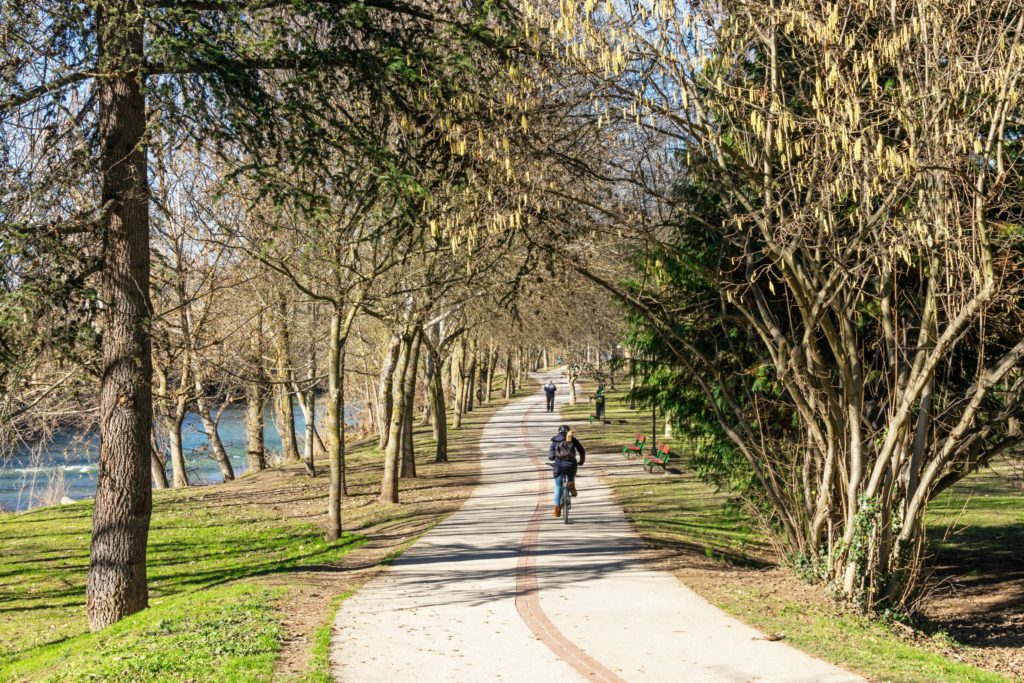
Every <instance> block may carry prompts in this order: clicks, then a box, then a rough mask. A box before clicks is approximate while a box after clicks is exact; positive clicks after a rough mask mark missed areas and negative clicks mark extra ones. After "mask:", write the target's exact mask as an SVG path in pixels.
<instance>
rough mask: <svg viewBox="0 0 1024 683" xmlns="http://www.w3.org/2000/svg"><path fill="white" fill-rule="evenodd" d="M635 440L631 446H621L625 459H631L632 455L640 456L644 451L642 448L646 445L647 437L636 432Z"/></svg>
mask: <svg viewBox="0 0 1024 683" xmlns="http://www.w3.org/2000/svg"><path fill="white" fill-rule="evenodd" d="M635 436H636V438H635V439H634V440H633V445H632V446H623V447H622V455H623V457H626V458H632V457H633V456H634V455H640V454H641V453H643V451H644V446H645V445H646V444H647V435H646V434H641V433H640V432H637V433H636V434H635Z"/></svg>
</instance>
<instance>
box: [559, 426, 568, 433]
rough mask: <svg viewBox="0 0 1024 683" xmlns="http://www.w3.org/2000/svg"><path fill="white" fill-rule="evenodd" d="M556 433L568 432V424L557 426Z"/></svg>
mask: <svg viewBox="0 0 1024 683" xmlns="http://www.w3.org/2000/svg"><path fill="white" fill-rule="evenodd" d="M558 433H559V434H568V433H569V425H562V426H561V427H559V428H558Z"/></svg>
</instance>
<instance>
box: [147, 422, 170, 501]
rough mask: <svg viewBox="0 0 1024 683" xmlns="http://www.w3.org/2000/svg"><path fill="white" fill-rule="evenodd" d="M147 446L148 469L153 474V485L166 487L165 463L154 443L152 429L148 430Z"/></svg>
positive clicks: (167, 485)
mask: <svg viewBox="0 0 1024 683" xmlns="http://www.w3.org/2000/svg"><path fill="white" fill-rule="evenodd" d="M149 447H150V448H149V452H150V460H149V469H150V472H151V473H152V475H153V487H154V488H158V489H165V488H168V487H169V484H168V482H167V463H166V462H164V458H163V455H162V454H161V453H160V448H159V447H158V446H157V443H156V434H154V433H153V431H152V430H150V439H149Z"/></svg>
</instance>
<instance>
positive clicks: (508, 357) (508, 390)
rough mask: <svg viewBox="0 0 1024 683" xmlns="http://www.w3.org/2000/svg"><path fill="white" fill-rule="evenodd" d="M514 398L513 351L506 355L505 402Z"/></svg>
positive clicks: (510, 350)
mask: <svg viewBox="0 0 1024 683" xmlns="http://www.w3.org/2000/svg"><path fill="white" fill-rule="evenodd" d="M511 398H512V349H509V350H508V351H507V352H506V354H505V400H506V401H507V400H509V399H511Z"/></svg>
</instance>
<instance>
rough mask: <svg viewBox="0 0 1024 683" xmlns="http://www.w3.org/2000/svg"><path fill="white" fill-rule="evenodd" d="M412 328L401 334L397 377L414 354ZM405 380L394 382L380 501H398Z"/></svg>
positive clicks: (401, 373) (403, 371)
mask: <svg viewBox="0 0 1024 683" xmlns="http://www.w3.org/2000/svg"><path fill="white" fill-rule="evenodd" d="M412 337H413V334H412V330H409V329H406V330H405V331H404V332H403V333H402V335H401V338H400V339H401V341H400V349H399V353H398V363H397V364H396V367H395V373H396V375H395V376H396V377H405V372H406V366H407V365H408V363H409V357H410V356H411V355H412V354H411V353H410V352H411V350H412ZM403 384H404V383H403V382H392V406H393V409H392V411H391V419H390V421H389V424H388V431H389V434H388V445H387V448H386V449H385V450H384V476H383V478H382V479H381V484H380V502H382V503H397V502H398V472H399V468H400V467H401V464H402V463H401V461H402V426H403V421H404V419H405V390H404V386H403Z"/></svg>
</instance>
